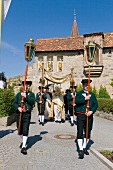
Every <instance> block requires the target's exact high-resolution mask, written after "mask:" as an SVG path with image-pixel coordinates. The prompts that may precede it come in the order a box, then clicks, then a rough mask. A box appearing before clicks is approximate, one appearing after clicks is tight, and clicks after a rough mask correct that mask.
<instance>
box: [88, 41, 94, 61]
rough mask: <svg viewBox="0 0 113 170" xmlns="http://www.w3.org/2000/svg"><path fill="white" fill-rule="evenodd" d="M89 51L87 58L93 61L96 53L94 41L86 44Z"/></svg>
mask: <svg viewBox="0 0 113 170" xmlns="http://www.w3.org/2000/svg"><path fill="white" fill-rule="evenodd" d="M86 52H87V60H88V61H89V62H90V63H92V62H93V61H94V54H95V44H94V42H93V41H89V42H88V45H87V46H86Z"/></svg>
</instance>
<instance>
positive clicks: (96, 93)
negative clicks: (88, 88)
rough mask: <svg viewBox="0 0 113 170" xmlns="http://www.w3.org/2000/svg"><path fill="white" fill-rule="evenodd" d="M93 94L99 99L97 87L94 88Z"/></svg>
mask: <svg viewBox="0 0 113 170" xmlns="http://www.w3.org/2000/svg"><path fill="white" fill-rule="evenodd" d="M92 92H93V93H94V94H95V96H96V98H98V96H99V95H98V92H97V90H96V87H95V86H94V87H93V89H92Z"/></svg>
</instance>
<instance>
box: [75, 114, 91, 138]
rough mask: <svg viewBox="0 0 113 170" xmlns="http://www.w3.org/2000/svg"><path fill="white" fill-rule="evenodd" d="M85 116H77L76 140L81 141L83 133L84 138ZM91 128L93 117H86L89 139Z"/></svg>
mask: <svg viewBox="0 0 113 170" xmlns="http://www.w3.org/2000/svg"><path fill="white" fill-rule="evenodd" d="M86 119H87V117H86V115H85V114H77V139H83V133H84V135H85V137H86ZM92 126H93V115H91V116H90V117H88V138H90V134H91V130H92Z"/></svg>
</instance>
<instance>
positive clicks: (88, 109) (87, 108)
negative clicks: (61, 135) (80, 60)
mask: <svg viewBox="0 0 113 170" xmlns="http://www.w3.org/2000/svg"><path fill="white" fill-rule="evenodd" d="M87 95H88V96H89V95H90V66H89V72H88V94H87ZM89 111H90V99H89V100H87V103H86V113H88V112H89ZM87 140H88V116H87V117H86V141H87Z"/></svg>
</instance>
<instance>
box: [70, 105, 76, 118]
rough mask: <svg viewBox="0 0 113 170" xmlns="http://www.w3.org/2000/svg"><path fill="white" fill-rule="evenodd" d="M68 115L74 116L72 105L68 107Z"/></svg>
mask: <svg viewBox="0 0 113 170" xmlns="http://www.w3.org/2000/svg"><path fill="white" fill-rule="evenodd" d="M73 112H74V113H73ZM69 114H70V116H73V115H76V114H75V106H74V108H73V105H71V104H70V105H69Z"/></svg>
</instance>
